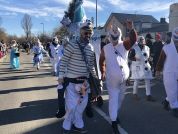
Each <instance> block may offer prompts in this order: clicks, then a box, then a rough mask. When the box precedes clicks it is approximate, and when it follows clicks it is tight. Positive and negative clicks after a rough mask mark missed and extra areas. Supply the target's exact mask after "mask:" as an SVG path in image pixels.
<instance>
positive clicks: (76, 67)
mask: <svg viewBox="0 0 178 134" xmlns="http://www.w3.org/2000/svg"><path fill="white" fill-rule="evenodd" d="M80 45H82V46H83V45H84V44H80ZM84 51H85V53H86V57H87V60H88V65H89V68H90V71H91V73H92V75H93V76H96V71H95V66H94V63H95V56H94V49H93V47H92V45H91V44H87V45H86V46H85V48H84ZM82 76H85V77H88V76H89V72H88V70H87V67H86V63H85V61H84V59H83V56H82V53H81V50H80V48H79V46H78V44H77V43H74V44H68V45H67V47H66V48H65V50H64V55H63V57H62V59H61V64H60V67H59V78H63V77H68V78H77V77H82Z"/></svg>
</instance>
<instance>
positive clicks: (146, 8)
mask: <svg viewBox="0 0 178 134" xmlns="http://www.w3.org/2000/svg"><path fill="white" fill-rule="evenodd" d="M95 1H96V0H84V8H85V11H86V15H87V18H91V17H92V16H93V17H94V18H95ZM69 2H70V0H0V17H1V19H2V22H1V24H0V26H1V27H3V28H4V29H5V30H6V32H7V33H8V34H11V35H15V34H16V35H18V36H21V35H23V34H24V31H23V29H22V28H21V24H20V23H21V20H22V18H23V15H24V14H25V13H27V14H29V15H30V16H31V17H32V23H33V27H32V33H33V34H35V35H36V34H38V33H42V31H43V26H42V24H40V23H42V22H43V23H44V30H45V32H52V31H53V30H54V28H55V27H57V26H59V25H60V20H61V19H62V17H63V15H64V11H65V10H67V8H68V4H69ZM174 2H178V0H135V1H134V0H98V25H104V24H105V22H106V20H107V19H108V17H109V15H110V14H111V13H112V12H121V13H131V14H135V13H136V14H148V15H152V16H154V17H155V18H156V19H158V20H159V19H160V17H165V18H166V20H167V21H169V20H168V16H169V6H170V4H172V3H174Z"/></svg>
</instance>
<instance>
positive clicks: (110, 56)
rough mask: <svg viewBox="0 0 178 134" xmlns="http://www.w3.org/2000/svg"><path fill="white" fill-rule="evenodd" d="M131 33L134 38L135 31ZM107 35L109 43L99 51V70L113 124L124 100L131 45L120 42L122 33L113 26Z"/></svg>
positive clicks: (126, 41) (126, 42)
mask: <svg viewBox="0 0 178 134" xmlns="http://www.w3.org/2000/svg"><path fill="white" fill-rule="evenodd" d="M133 31H134V30H133ZM133 33H134V38H136V33H135V31H134V32H133ZM109 34H110V39H111V43H109V44H107V45H105V46H104V48H103V49H102V51H101V55H100V70H101V73H102V75H104V74H106V86H107V89H108V92H109V115H110V118H111V121H113V122H114V121H116V119H117V116H118V110H119V109H120V107H121V104H122V101H123V99H124V92H125V90H126V87H125V82H126V80H127V78H128V77H129V68H128V63H127V59H128V50H129V49H130V48H131V47H132V45H133V44H131V43H130V44H129V43H128V40H125V41H124V42H122V41H121V36H122V33H121V30H120V29H119V28H118V27H117V26H113V27H112V29H111V31H110V33H109ZM129 39H130V38H129ZM114 40H115V41H116V42H117V41H118V43H117V45H113V43H112V42H113V41H114ZM135 41H136V39H135V40H134V42H135ZM128 44H129V45H128Z"/></svg>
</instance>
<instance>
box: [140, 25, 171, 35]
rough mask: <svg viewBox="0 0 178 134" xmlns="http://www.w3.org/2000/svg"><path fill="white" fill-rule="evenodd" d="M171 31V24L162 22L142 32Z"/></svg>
mask: <svg viewBox="0 0 178 134" xmlns="http://www.w3.org/2000/svg"><path fill="white" fill-rule="evenodd" d="M168 31H169V24H162V25H161V24H160V25H157V26H153V27H152V28H147V29H143V30H142V32H141V33H146V32H168Z"/></svg>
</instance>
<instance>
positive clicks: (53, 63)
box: [50, 58, 58, 73]
mask: <svg viewBox="0 0 178 134" xmlns="http://www.w3.org/2000/svg"><path fill="white" fill-rule="evenodd" d="M50 62H51V64H52V69H53V72H55V73H56V72H57V63H58V61H57V58H50Z"/></svg>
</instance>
